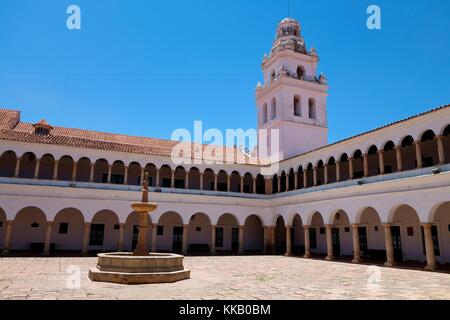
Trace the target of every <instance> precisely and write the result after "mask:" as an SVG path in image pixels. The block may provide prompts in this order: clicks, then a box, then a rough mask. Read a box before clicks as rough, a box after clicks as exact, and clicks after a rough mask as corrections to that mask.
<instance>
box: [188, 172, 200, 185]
mask: <svg viewBox="0 0 450 320" xmlns="http://www.w3.org/2000/svg"><path fill="white" fill-rule="evenodd" d="M188 188H189V189H193V190H198V189H200V170H198V169H197V168H195V167H193V168H191V169H190V170H189V186H188Z"/></svg>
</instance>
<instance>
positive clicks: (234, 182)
mask: <svg viewBox="0 0 450 320" xmlns="http://www.w3.org/2000/svg"><path fill="white" fill-rule="evenodd" d="M230 183H231V186H230V191H231V192H240V190H241V176H240V175H239V173H238V172H237V171H233V172H232V173H231V176H230Z"/></svg>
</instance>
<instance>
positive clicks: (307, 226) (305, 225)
mask: <svg viewBox="0 0 450 320" xmlns="http://www.w3.org/2000/svg"><path fill="white" fill-rule="evenodd" d="M303 228H305V229H309V228H311V225H310V224H304V225H303Z"/></svg>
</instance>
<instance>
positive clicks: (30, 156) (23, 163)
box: [19, 152, 36, 179]
mask: <svg viewBox="0 0 450 320" xmlns="http://www.w3.org/2000/svg"><path fill="white" fill-rule="evenodd" d="M35 169H36V155H35V154H34V153H32V152H27V153H25V154H24V155H23V156H22V158H21V159H20V169H19V178H28V179H30V178H33V177H34V171H35Z"/></svg>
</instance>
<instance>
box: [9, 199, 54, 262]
mask: <svg viewBox="0 0 450 320" xmlns="http://www.w3.org/2000/svg"><path fill="white" fill-rule="evenodd" d="M46 231H47V218H46V216H45V213H44V212H43V211H42V210H41V209H39V208H36V207H27V208H23V209H22V210H20V211H19V212H18V213H17V215H16V217H15V219H14V222H13V226H12V234H11V250H12V251H31V252H35V253H42V252H43V251H44V244H45V234H46ZM51 249H52V246H51Z"/></svg>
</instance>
